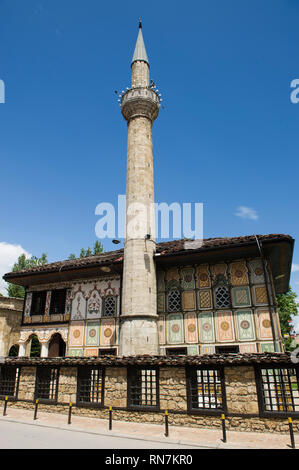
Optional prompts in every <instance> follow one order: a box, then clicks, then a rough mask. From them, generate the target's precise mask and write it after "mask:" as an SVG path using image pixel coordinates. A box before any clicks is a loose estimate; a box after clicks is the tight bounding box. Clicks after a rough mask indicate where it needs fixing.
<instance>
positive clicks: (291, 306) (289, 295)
mask: <svg viewBox="0 0 299 470" xmlns="http://www.w3.org/2000/svg"><path fill="white" fill-rule="evenodd" d="M296 297H297V294H296V292H294V291H293V290H292V288H291V287H289V289H288V291H287V292H286V293H285V294H279V295H277V297H276V298H277V303H278V314H279V320H280V327H281V333H282V336H284V335H288V337H287V338H286V339H285V348H286V350H288V351H289V350H292V349H293V347H292V345H291V344H292V338H291V337H290V334H291V332H292V330H293V329H294V325H293V323H292V317H294V316H296V315H298V306H297V303H296Z"/></svg>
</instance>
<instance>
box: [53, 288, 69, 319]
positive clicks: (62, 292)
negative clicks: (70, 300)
mask: <svg viewBox="0 0 299 470" xmlns="http://www.w3.org/2000/svg"><path fill="white" fill-rule="evenodd" d="M65 299H66V289H57V290H52V292H51V303H50V314H55V313H56V314H59V313H64V311H65Z"/></svg>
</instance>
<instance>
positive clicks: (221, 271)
mask: <svg viewBox="0 0 299 470" xmlns="http://www.w3.org/2000/svg"><path fill="white" fill-rule="evenodd" d="M210 269H211V273H212V276H213V280H214V281H215V280H216V279H217V277H218V276H219V275H221V276H224V277H225V279H227V265H226V264H224V263H220V264H213V265H211V266H210Z"/></svg>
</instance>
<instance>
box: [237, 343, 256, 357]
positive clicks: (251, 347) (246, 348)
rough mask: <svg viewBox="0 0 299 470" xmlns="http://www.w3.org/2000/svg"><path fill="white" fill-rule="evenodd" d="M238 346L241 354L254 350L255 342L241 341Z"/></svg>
mask: <svg viewBox="0 0 299 470" xmlns="http://www.w3.org/2000/svg"><path fill="white" fill-rule="evenodd" d="M239 347H240V353H241V354H245V353H255V352H256V343H243V344H240V346H239Z"/></svg>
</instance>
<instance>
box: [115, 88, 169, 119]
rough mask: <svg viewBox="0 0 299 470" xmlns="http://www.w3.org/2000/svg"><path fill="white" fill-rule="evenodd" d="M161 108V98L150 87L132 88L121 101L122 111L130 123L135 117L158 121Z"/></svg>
mask: <svg viewBox="0 0 299 470" xmlns="http://www.w3.org/2000/svg"><path fill="white" fill-rule="evenodd" d="M159 108H160V97H159V95H158V94H157V92H155V91H154V90H153V89H152V88H150V87H136V88H130V89H129V90H128V91H126V93H124V94H123V96H122V99H121V111H122V115H123V117H124V118H125V119H126V120H127V121H128V120H130V119H132V118H133V117H137V116H145V117H147V118H149V119H151V120H152V121H153V120H154V119H156V117H157V116H158V113H159Z"/></svg>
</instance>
